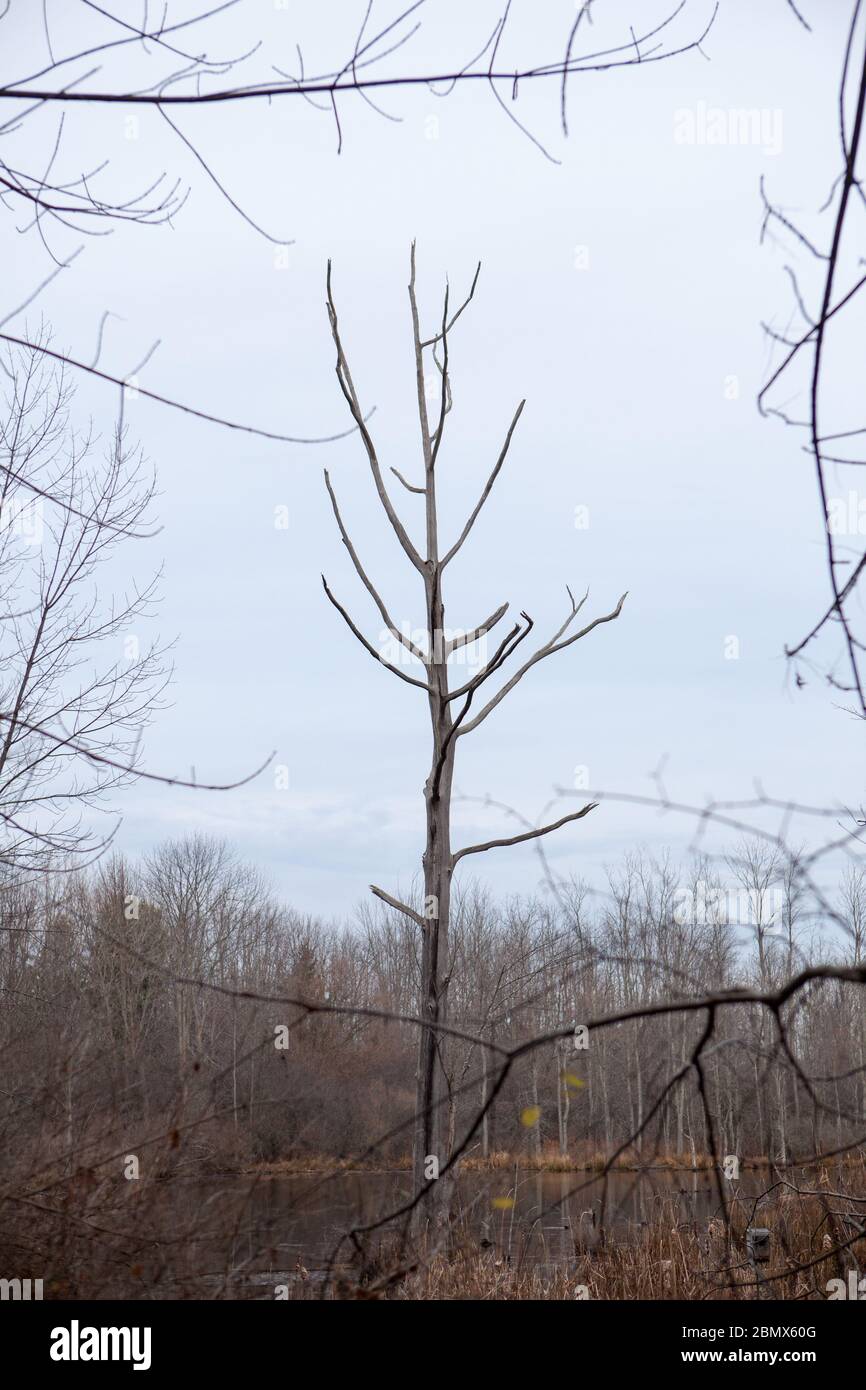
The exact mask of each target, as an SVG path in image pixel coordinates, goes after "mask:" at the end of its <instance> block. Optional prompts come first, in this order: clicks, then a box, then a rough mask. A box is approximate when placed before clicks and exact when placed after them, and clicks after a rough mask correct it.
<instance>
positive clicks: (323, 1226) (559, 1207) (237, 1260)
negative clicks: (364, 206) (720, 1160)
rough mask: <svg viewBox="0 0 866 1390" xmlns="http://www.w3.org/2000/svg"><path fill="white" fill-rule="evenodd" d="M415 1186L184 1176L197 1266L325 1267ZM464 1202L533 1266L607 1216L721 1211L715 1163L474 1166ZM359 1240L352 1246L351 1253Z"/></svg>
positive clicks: (636, 1228) (571, 1251)
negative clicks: (347, 1236)
mask: <svg viewBox="0 0 866 1390" xmlns="http://www.w3.org/2000/svg"><path fill="white" fill-rule="evenodd" d="M771 1181H772V1179H769V1178H768V1177H767V1175H766V1174H764V1173H749V1172H746V1173H744V1174H743V1175H742V1179H741V1181H740V1182H738V1183H737V1184H735V1185H734V1188H732V1187H731V1185H729V1184H727V1183H724V1180H723V1185H724V1187H725V1189H726V1192H725V1195H726V1198H727V1199H728V1200H730V1198H731V1197H732V1196H733V1194H734V1190H736V1191H737V1192H738V1193H739V1194H740V1196H741V1197H742V1198H743V1199H745V1200H748V1199H749V1198H751V1197H753V1196H755V1195H756V1194H758V1193H759V1192H762V1191H763V1190H764V1189H765V1188H766V1187H767V1186H768V1184H769V1182H771ZM409 1192H410V1175H409V1174H408V1173H405V1172H393V1173H341V1174H338V1175H335V1176H332V1177H321V1176H317V1177H257V1178H230V1179H214V1180H212V1181H209V1182H195V1183H190V1184H185V1185H184V1186H183V1189H182V1192H181V1193H180V1194H179V1193H178V1189H175V1193H174V1195H175V1197H176V1198H177V1197H178V1196H179V1195H180V1200H181V1203H182V1205H183V1206H184V1207H185V1208H186V1210H187V1211H189V1209H190V1207H189V1204H192V1206H194V1207H195V1208H196V1209H197V1211H198V1213H199V1215H200V1217H202V1218H203V1219H202V1220H201V1221H200V1222H199V1223H198V1230H197V1232H196V1235H195V1237H194V1240H193V1250H192V1251H190V1253H191V1254H192V1255H193V1258H194V1260H195V1263H196V1265H197V1267H198V1268H199V1269H202V1270H206V1269H208V1268H210V1269H213V1270H214V1271H216V1270H223V1269H225V1268H226V1253H227V1252H226V1231H227V1230H230V1231H231V1233H232V1234H231V1236H230V1239H229V1252H228V1253H229V1259H228V1267H229V1268H230V1269H231V1271H232V1279H233V1280H234V1279H238V1278H241V1279H242V1278H249V1277H253V1279H254V1282H261V1283H265V1282H270V1280H268V1279H266V1278H264V1277H260V1279H259V1280H255V1276H256V1274H258V1275H259V1276H267V1275H271V1276H272V1278H273V1279H274V1280H276V1279H277V1276H278V1274H279V1273H280V1272H282V1274H283V1275H284V1276H286V1277H289V1278H291V1277H292V1272H293V1271H298V1270H299V1269H302V1270H303V1271H304V1272H305V1273H307V1272H309V1274H310V1275H311V1276H313V1277H315V1275H316V1273H317V1272H319V1271H321V1270H323V1269H324V1267H325V1266H326V1265H327V1264H328V1261H329V1260H330V1259H331V1257H332V1256H333V1255H334V1252H335V1250H336V1249H337V1247H338V1246H339V1243H340V1238H341V1236H343V1234H344V1233H345V1232H346V1231H348V1230H349V1229H350V1228H351V1227H352V1226H357V1225H363V1224H365V1223H366V1222H373V1221H375V1220H377V1219H378V1218H380V1217H382V1216H383V1215H385V1214H386V1213H387V1212H390V1211H391V1210H393V1209H394V1208H396V1207H399V1206H400V1204H401V1203H402V1202H404V1201H405V1200H406V1198H407V1197H408V1195H409ZM455 1207H456V1212H457V1215H458V1217H459V1218H460V1226H461V1229H462V1231H463V1232H464V1234H465V1238H466V1239H467V1240H469V1241H475V1242H477V1243H478V1245H479V1246H480V1247H482V1248H485V1249H492V1250H493V1251H494V1252H496V1253H497V1254H500V1255H502V1257H503V1258H512V1259H518V1258H519V1259H520V1260H521V1261H530V1262H532V1263H534V1264H544V1265H547V1264H550V1265H552V1266H553V1265H566V1266H567V1265H568V1262H569V1261H570V1260H572V1259H573V1258H574V1255H575V1252H576V1251H577V1250H581V1249H587V1248H592V1246H593V1245H594V1243H595V1242H596V1240H597V1239H598V1232H599V1229H600V1226H601V1224H602V1222H603V1224H604V1227H605V1230H606V1232H607V1235H608V1239H615V1240H617V1241H623V1242H628V1241H630V1240H632V1239H634V1238H636V1237H637V1236H638V1235H639V1234H640V1228H641V1227H642V1226H643V1225H645V1224H651V1223H653V1222H654V1221H656V1220H657V1219H659V1218H660V1217H662V1216H663V1217H664V1219H665V1220H669V1221H670V1222H671V1224H672V1225H682V1226H684V1227H694V1226H695V1224H697V1225H698V1226H700V1227H705V1226H706V1224H707V1222H708V1221H710V1220H711V1219H712V1218H713V1217H714V1216H715V1215H716V1214H717V1213H718V1211H719V1198H718V1190H717V1187H716V1182H715V1179H714V1177H713V1175H712V1174H711V1173H705V1172H698V1173H691V1172H678V1173H671V1172H670V1171H658V1172H654V1171H644V1172H642V1173H624V1172H618V1173H612V1174H610V1175H609V1176H608V1178H607V1179H606V1180H605V1179H602V1178H599V1177H597V1176H595V1175H592V1174H587V1173H525V1174H521V1173H518V1174H517V1176H516V1178H515V1174H514V1172H513V1171H510V1172H509V1171H505V1170H501V1171H498V1172H495V1173H483V1174H482V1173H466V1174H463V1175H461V1177H460V1178H459V1180H458V1182H457V1185H456V1201H455ZM350 1254H351V1247H350V1246H349V1245H348V1244H347V1243H344V1244H343V1245H342V1254H341V1258H342V1259H344V1260H345V1259H348V1258H349V1255H350Z"/></svg>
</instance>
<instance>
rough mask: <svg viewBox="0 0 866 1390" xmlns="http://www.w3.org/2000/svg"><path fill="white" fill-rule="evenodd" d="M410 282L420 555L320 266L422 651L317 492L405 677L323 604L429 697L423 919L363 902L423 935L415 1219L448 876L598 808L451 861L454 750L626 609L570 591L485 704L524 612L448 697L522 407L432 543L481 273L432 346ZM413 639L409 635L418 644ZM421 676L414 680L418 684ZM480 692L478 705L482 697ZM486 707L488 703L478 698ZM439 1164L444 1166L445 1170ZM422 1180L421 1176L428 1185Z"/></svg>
mask: <svg viewBox="0 0 866 1390" xmlns="http://www.w3.org/2000/svg"><path fill="white" fill-rule="evenodd" d="M410 267H411V269H410V278H409V304H410V308H411V316H412V335H413V342H414V353H415V378H416V389H417V398H418V417H419V421H420V426H421V459H420V477H421V481H420V482H417V483H416V482H413V481H411V480H410V479H408V478H406V477H404V476H403V474H402V473H400V472H399V471H398V470H397V469H395V468H392V469H391V472H392V473H393V474H394V476H395V477H396V478H397V479H398V481H399V482H400V483H401V484H402V486H403V487H404V488H405V489H406V491H407V492H409V493H410V494H411V495H412V496H414V497H419V498H421V499H423V502H422V505H423V509H424V543H423V546H422V547H421V548H419V547H418V546H416V544H415V542H414V541H413V540H412V539H411V537H410V535H409V532H408V530H407V529H406V527H405V526H404V524H403V521H402V520H401V518H400V516H399V514H398V512H397V509H396V508H395V506H394V503H393V501H392V499H391V496H390V494H389V492H388V489H387V488H386V486H385V480H384V478H383V476H382V469H381V465H380V461H379V456H378V453H377V450H376V446H375V444H374V442H373V438H372V436H371V433H370V430H369V428H368V425H367V421H366V419H365V415H364V411H363V408H362V406H361V401H360V397H359V394H358V390H357V388H356V386H355V382H354V378H353V376H352V372H351V370H350V368H349V362H348V359H347V356H346V351H345V349H344V346H343V340H342V337H341V333H340V327H339V322H338V318H337V310H336V306H335V303H334V296H333V291H332V286H331V266H330V263H329V264H328V277H327V295H328V299H327V303H328V316H329V319H330V324H331V332H332V335H333V339H334V345H335V347H336V351H337V362H336V372H337V380H338V381H339V383H340V389H341V390H342V393H343V395H344V397H345V399H346V402H347V404H348V407H349V411H350V413H351V415H352V418H353V420H354V422H355V425H356V427H357V430H358V433H359V435H360V437H361V440H362V441H363V445H364V449H365V451H366V454H367V459H368V462H369V465H370V471H371V473H372V477H373V483H374V485H375V488H376V492H377V494H378V497H379V500H380V502H381V504H382V507H383V508H384V511H385V514H386V516H387V518H388V521H389V522H390V524H391V527H392V529H393V531H394V534H395V535H396V537H397V539H398V541H399V543H400V545H401V546H402V548H403V551H404V552H405V554H406V557H407V559H408V560H409V562H410V564H411V565H412V566H413V567H414V569H415V570H417V572H418V575H419V579H420V583H421V587H422V589H423V594H424V623H423V626H422V629H421V632H422V633H423V634H424V636H423V639H422V640H423V645H421V643H420V642H416V641H415V640H414V635H413V634H411V633H410V632H407V630H406V629H405V626H404V627H402V628H401V627H399V626H398V625H397V623H395V622H394V620H393V618H392V617H391V614H390V612H389V610H388V608H387V606H386V604H385V602H384V601H383V599H382V597H381V595H380V593H379V591H378V589H377V588H376V586H375V585H374V584H373V582H372V580H371V579H370V577H369V575H368V573H367V571H366V569H365V568H364V566H363V565H362V563H361V560H360V558H359V556H358V552H357V550H356V549H355V546H354V543H353V541H352V539H351V537H350V535H349V532H348V530H347V528H346V525H345V523H344V521H343V516H342V513H341V511H340V507H339V504H338V502H337V497H336V494H335V492H334V488H333V486H332V484H331V479H330V477H329V475H328V472H327V470H326V471H325V486H326V487H327V490H328V496H329V497H330V500H331V506H332V508H333V511H334V516H335V518H336V522H337V526H338V528H339V531H340V535H341V537H342V540H343V544H344V545H345V547H346V549H347V551H348V552H349V556H350V558H351V561H352V564H353V566H354V568H355V570H356V572H357V574H358V577H359V579H360V580H361V583H362V584H363V585H364V588H365V589H366V590H367V592H368V593H369V595H370V597H371V598H372V600H373V602H374V603H375V605H376V607H377V609H378V610H379V613H380V615H381V617H382V620H383V622H384V624H385V628H386V630H387V632H388V633H389V634H390V636H391V638H392V639H393V641H394V642H396V643H397V644H399V646H400V647H402V648H403V649H404V650H405V651H406V652H407V653H408V657H407V661H408V662H409V663H410V669H409V670H404V669H402V668H401V665H398V664H396V663H395V662H394V661H392V660H390V659H389V658H388V656H387V655H386V654H385V653H383V651H382V650H381V649H377V648H376V646H375V645H374V644H373V643H372V642H370V641H369V640H368V639H367V638H366V637H365V636H364V634H363V632H362V631H361V629H360V628H359V627H358V625H357V624H356V623H355V621H354V620H353V619H352V617H351V616H350V615H349V613H348V612H347V611H346V609H345V608H344V607H343V605H342V604H341V603H340V602H339V600H338V599H337V598H336V597H335V596H334V594H333V593H332V592H331V589H330V588H329V586H328V582H327V580H326V579H325V576H324V575H323V576H322V583H323V584H324V588H325V593H326V594H327V596H328V599H329V600H330V602H331V603H332V604H333V606H334V607H335V608H336V609H337V611H338V613H339V614H340V615H341V617H342V618H343V620H344V621H345V622H346V624H347V626H348V627H349V628H350V630H351V631H352V633H353V634H354V636H355V637H356V638H357V639H358V641H359V642H360V643H361V645H362V646H363V647H364V648H365V650H366V651H367V652H368V653H369V654H370V655H371V656H372V657H373V658H374V659H375V660H376V661H378V662H380V663H381V664H382V665H383V666H386V667H387V668H388V669H389V670H390V671H392V672H393V674H394V675H396V676H398V677H399V678H400V680H402V681H405V683H406V684H407V685H411V686H414V687H416V688H417V689H419V690H422V691H423V692H424V694H425V695H426V697H427V702H428V705H429V709H430V730H431V756H430V771H429V774H428V776H427V780H426V782H425V785H424V807H425V820H426V842H425V848H424V855H423V859H422V865H423V872H424V901H423V904H422V907H421V910H420V911H419V910H417V909H416V908H415V907H413V906H412V905H411V904H409V903H406V902H401V901H400V900H399V899H397V898H395V897H393V896H392V895H391V894H390V893H387V892H386V891H385V890H384V889H382V888H379V887H377V886H376V885H372V884H371V890H372V892H373V893H374V894H375V895H376V897H378V898H380V899H382V901H383V902H385V903H388V904H389V905H390V906H391V907H393V908H395V909H396V910H397V911H399V912H401V913H403V914H404V915H405V916H406V917H407V918H409V919H410V920H411V921H413V922H414V923H415V924H416V925H417V927H418V928H419V930H420V934H421V942H422V949H421V995H420V1014H421V1017H422V1019H423V1026H422V1027H421V1029H420V1039H419V1051H418V1070H417V1079H416V1111H415V1126H414V1135H413V1180H414V1187H413V1194H414V1200H415V1202H416V1205H417V1208H418V1210H419V1211H420V1206H421V1199H422V1197H423V1196H424V1195H426V1193H427V1192H428V1190H429V1189H430V1188H431V1186H435V1184H434V1183H433V1182H432V1179H431V1176H430V1174H431V1169H432V1168H435V1167H436V1166H437V1165H430V1164H429V1163H428V1162H427V1160H428V1159H429V1158H431V1157H435V1158H436V1159H437V1160H438V1163H439V1165H441V1166H440V1167H439V1172H440V1174H441V1173H443V1172H444V1171H446V1170H447V1168H448V1166H449V1162H450V1156H446V1155H443V1149H442V1134H443V1122H442V1112H443V1108H444V1106H443V1099H444V1073H443V1067H442V1059H441V1055H440V1041H441V1038H442V1030H443V1028H444V1027H445V1024H446V1008H447V992H448V964H447V963H448V924H449V913H450V904H451V884H452V878H453V874H454V870H455V868H456V866H457V864H458V863H459V862H460V861H461V860H462V859H464V858H466V856H467V855H470V854H480V853H482V852H484V851H486V850H489V849H495V848H499V847H502V846H508V845H516V844H520V843H522V842H523V841H526V840H533V839H537V838H538V837H539V836H542V835H548V834H549V833H550V832H551V831H553V830H558V829H559V828H560V826H563V825H567V824H568V823H569V822H570V821H576V820H581V819H582V818H583V817H584V816H586V815H587V814H588V813H589V812H590V811H592V810H593V809H594V808H595V805H596V803H595V802H588V803H587V804H586V805H584V806H582V807H581V808H580V810H578V811H574V812H572V813H571V814H569V815H567V816H562V817H561V819H559V820H557V821H555V822H553V823H552V824H548V825H542V826H539V827H537V828H534V829H530V830H527V831H525V832H524V833H523V834H519V835H510V836H507V837H505V838H502V839H496V840H488V841H486V842H485V843H483V844H477V845H465V846H463V847H462V848H459V849H452V846H451V798H452V786H453V779H454V767H455V759H456V753H457V748H458V746H459V741H460V739H461V738H464V737H465V736H466V735H467V734H470V733H472V732H473V731H474V730H475V729H477V728H478V727H479V726H480V725H481V724H483V723H484V721H485V720H486V719H487V717H488V716H489V715H490V714H492V712H493V711H494V710H495V709H496V707H497V705H499V704H500V702H501V701H502V700H504V699H505V697H506V695H508V694H509V693H510V692H511V691H512V690H513V689H514V688H515V686H516V685H517V684H518V683H519V682H520V681H521V680H522V679H523V677H524V676H525V675H526V674H527V672H528V671H529V670H531V668H532V667H533V666H535V665H536V664H537V663H538V662H540V661H543V660H544V659H545V657H548V656H553V655H554V653H555V652H560V651H563V650H564V649H565V648H566V647H570V646H572V645H573V643H575V642H579V641H580V640H581V638H583V637H586V635H587V634H588V633H590V632H592V630H593V628H596V627H598V626H599V625H600V624H601V623H609V622H611V621H612V620H613V619H614V618H617V617H619V614H620V612H621V610H622V606H623V603H624V602H625V598H626V595H625V594H623V595H622V596H621V598H620V599H619V601H618V603H617V604H616V606H615V607H614V608H612V609H611V611H610V612H608V613H604V614H602V615H601V616H600V617H597V618H593V619H592V620H591V621H590V622H588V623H586V624H585V626H583V627H576V626H575V622H576V619H577V617H578V615H579V613H580V612H581V610H582V608H583V606H584V604H585V603H586V599H587V596H588V591H587V594H584V596H583V598H582V599H581V600H580V601H579V602H575V599H574V597H573V595H572V592H571V590H570V589H568V591H567V592H568V596H569V610H568V612H567V614H566V616H565V619H564V621H563V622H562V623H561V625H560V626H559V628H558V629H557V630H556V632H554V633H553V635H552V636H551V637H550V638H549V639H548V640H547V641H546V642H544V643H542V645H541V646H539V647H537V648H536V649H535V650H534V651H533V652H532V654H531V655H529V656H526V657H525V658H524V659H523V660H522V661H520V662H518V664H517V665H516V666H515V667H514V669H513V670H512V671H511V674H510V675H508V677H507V678H506V679H504V680H503V681H502V682H501V683H500V684H499V686H498V688H497V689H495V691H494V693H490V694H488V693H487V690H488V689H489V687H488V682H489V681H490V680H491V678H492V677H494V676H495V675H497V673H499V672H500V671H502V670H503V668H504V667H505V666H506V663H508V662H510V660H511V658H512V657H514V656H515V653H516V652H517V650H518V648H520V647H522V645H523V643H524V641H525V640H526V638H527V637H528V636H529V634H530V632H531V631H532V628H533V622H532V619H531V618H530V617H529V616H528V614H526V613H524V612H521V614H520V618H519V620H517V621H516V622H515V623H514V624H513V625H512V626H511V628H510V629H509V630H508V631H507V632H506V633H505V635H504V636H503V637H502V639H501V640H500V642H499V644H498V646H497V647H496V649H495V650H494V651H493V653H492V655H491V656H490V658H489V659H488V660H484V661H483V662H481V663H479V665H478V669H477V670H476V671H475V672H474V673H473V674H472V675H470V676H469V678H468V679H466V680H465V681H463V682H461V683H456V684H454V685H453V686H452V685H451V683H450V681H449V660H450V659H451V658H452V657H453V656H454V654H455V652H457V651H458V650H459V649H460V648H461V647H464V646H469V645H471V644H475V643H480V642H481V641H482V640H483V639H485V638H486V636H487V634H488V633H489V632H491V631H492V630H493V628H494V627H495V626H496V625H497V624H498V623H499V622H501V620H502V619H503V618H504V617H505V614H506V612H507V611H508V607H509V605H508V604H507V603H503V604H501V605H500V606H499V607H498V608H497V609H496V610H495V611H494V612H493V613H491V614H490V616H489V617H488V618H485V619H484V621H483V622H482V623H480V624H479V625H478V626H477V627H473V628H470V629H468V630H465V631H463V630H461V631H459V632H457V633H456V634H455V633H453V632H452V633H451V634H450V635H449V631H448V630H447V629H446V627H445V600H444V591H443V578H444V574H445V571H446V569H447V567H448V566H449V565H450V563H451V561H452V560H453V559H454V557H455V556H456V555H457V554H458V552H459V551H460V550H461V548H462V547H463V545H464V544H465V543H466V541H467V539H468V537H469V534H470V532H471V530H472V528H473V526H474V525H475V522H476V521H477V519H478V516H479V514H480V512H481V509H482V508H483V506H484V504H485V502H486V501H487V498H488V497H489V495H490V492H491V489H492V488H493V485H494V483H495V482H496V480H497V478H498V476H499V473H500V471H501V469H502V465H503V464H504V462H505V458H506V455H507V454H508V450H509V447H510V445H511V440H512V437H513V435H514V431H515V429H516V428H517V422H518V420H519V419H520V416H521V414H522V412H523V407H524V404H525V402H524V401H521V402H520V404H519V405H518V406H517V409H516V410H515V412H514V414H513V416H512V418H511V423H510V424H509V426H508V429H507V431H506V434H505V439H504V442H503V444H502V447H501V448H500V450H499V454H498V456H497V458H496V462H495V463H494V465H493V468H492V470H491V472H490V474H489V476H488V478H487V481H486V482H485V484H484V486H483V488H482V490H481V494H480V496H479V498H478V501H477V502H476V504H475V506H474V507H473V509H472V511H471V512H470V514H469V516H468V518H467V520H466V522H465V524H464V526H463V528H462V530H461V531H460V533H459V535H458V536H457V537H456V539H455V540H454V541H452V543H451V544H450V545H448V544H447V543H443V542H442V541H441V540H440V534H439V514H438V506H437V492H436V484H437V467H438V463H439V455H440V452H441V448H442V439H443V434H444V430H445V420H446V417H447V415H448V413H449V411H450V409H451V386H450V375H449V372H450V368H449V335H450V334H451V331H452V329H453V328H454V325H455V323H456V322H457V320H458V319H459V318H460V316H461V314H462V313H463V311H464V310H465V309H466V307H467V305H468V304H469V303H470V301H471V300H472V299H473V297H474V294H475V289H476V286H477V283H478V275H479V272H480V269H481V267H480V264H479V266H478V268H477V270H476V272H475V277H474V279H473V281H472V285H471V287H470V290H469V293H468V294H467V296H466V298H465V299H464V300H463V301H462V303H461V304H460V305H459V307H458V308H457V309H456V310H453V311H452V309H451V306H450V303H449V291H448V287H447V285H446V289H445V297H444V307H443V312H442V319H441V324H440V326H439V329H438V331H436V332H434V333H433V334H432V335H431V336H429V337H424V336H423V334H422V331H421V326H420V319H419V312H418V301H417V295H416V288H415V247H414V243H413V246H412V252H411V261H410ZM428 363H430V364H432V369H433V370H434V371H436V372H438V378H436V377H434V381H436V382H437V391H436V395H437V397H438V404H437V406H436V407H435V409H434V410H433V411H432V412H431V411H430V410H428V403H427V393H426V390H425V374H426V368H427V365H428ZM416 635H417V634H416ZM415 672H417V674H415ZM482 692H484V694H483V695H482ZM485 697H486V698H485ZM443 1159H444V1161H443ZM425 1169H426V1173H425Z"/></svg>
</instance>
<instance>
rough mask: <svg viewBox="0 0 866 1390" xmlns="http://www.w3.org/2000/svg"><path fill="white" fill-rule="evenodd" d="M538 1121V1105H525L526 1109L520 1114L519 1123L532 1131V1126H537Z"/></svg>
mask: <svg viewBox="0 0 866 1390" xmlns="http://www.w3.org/2000/svg"><path fill="white" fill-rule="evenodd" d="M540 1119H541V1106H540V1105H527V1107H526V1109H525V1110H521V1112H520V1123H521V1124H522V1125H525V1127H526V1128H527V1129H532V1127H533V1125H537V1124H538V1121H539V1120H540Z"/></svg>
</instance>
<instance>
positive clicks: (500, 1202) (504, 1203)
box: [490, 1197, 514, 1211]
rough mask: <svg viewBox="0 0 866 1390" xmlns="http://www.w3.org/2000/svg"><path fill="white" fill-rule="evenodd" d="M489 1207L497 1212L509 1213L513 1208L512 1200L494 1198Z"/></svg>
mask: <svg viewBox="0 0 866 1390" xmlns="http://www.w3.org/2000/svg"><path fill="white" fill-rule="evenodd" d="M490 1205H491V1206H492V1207H495V1208H496V1210H497V1211H511V1208H512V1207H513V1206H514V1198H513V1197H494V1198H493V1201H492V1202H491V1203H490Z"/></svg>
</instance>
